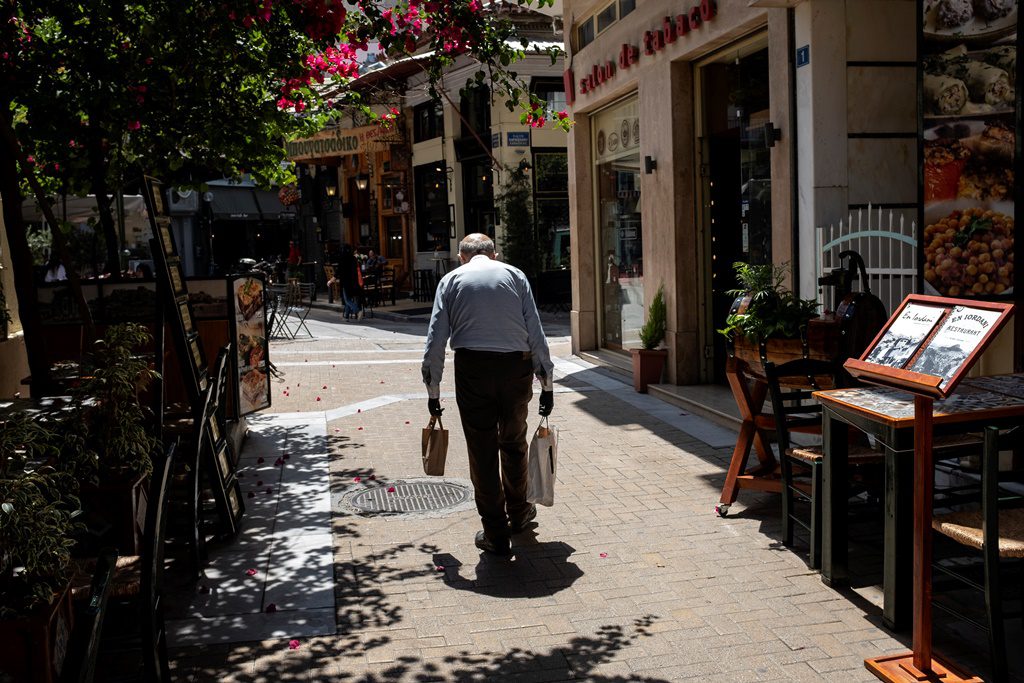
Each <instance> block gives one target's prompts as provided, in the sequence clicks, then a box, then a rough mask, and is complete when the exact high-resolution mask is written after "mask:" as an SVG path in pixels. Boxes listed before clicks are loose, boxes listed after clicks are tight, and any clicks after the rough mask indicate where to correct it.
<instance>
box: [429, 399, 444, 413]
mask: <svg viewBox="0 0 1024 683" xmlns="http://www.w3.org/2000/svg"><path fill="white" fill-rule="evenodd" d="M427 410H429V411H430V416H431V417H441V413H443V412H444V408H442V407H441V399H439V398H431V399H427Z"/></svg>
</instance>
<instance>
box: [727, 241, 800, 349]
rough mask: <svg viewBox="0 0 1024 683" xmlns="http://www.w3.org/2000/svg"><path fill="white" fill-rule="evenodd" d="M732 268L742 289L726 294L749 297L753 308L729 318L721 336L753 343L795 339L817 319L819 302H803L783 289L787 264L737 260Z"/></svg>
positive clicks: (748, 307) (787, 269)
mask: <svg viewBox="0 0 1024 683" xmlns="http://www.w3.org/2000/svg"><path fill="white" fill-rule="evenodd" d="M733 268H735V269H736V278H737V279H738V280H739V281H740V288H739V289H734V290H731V291H729V292H727V293H728V294H729V295H730V296H742V295H745V294H746V295H749V296H750V305H748V306H747V309H746V310H745V311H744V312H742V313H733V314H731V315H730V316H729V317H728V318H726V319H725V327H724V328H723V329H721V330H719V331H718V332H719V333H720V334H723V335H725V336H726V337H730V338H731V337H733V335H742V336H744V337H746V338H747V339H749V340H751V341H753V342H762V341H764V340H766V339H770V338H772V337H776V338H783V339H793V338H795V337H799V336H800V333H801V331H802V330H803V329H804V328H806V327H807V323H808V321H809V320H811V318H814V317H815V316H817V314H818V302H817V301H814V300H812V299H801V298H799V297H797V296H796V295H794V294H793V293H792V292H789V291H786V290H785V289H784V288H783V286H782V283H783V282H784V281H785V279H786V273H787V272H789V266H788V265H786V264H783V265H779V266H776V265H773V264H770V263H767V264H764V265H751V264H749V263H742V262H739V261H737V262H736V263H734V264H733Z"/></svg>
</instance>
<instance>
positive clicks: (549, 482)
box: [526, 417, 558, 507]
mask: <svg viewBox="0 0 1024 683" xmlns="http://www.w3.org/2000/svg"><path fill="white" fill-rule="evenodd" d="M557 462H558V430H556V429H552V428H550V427H549V426H548V419H547V418H546V417H545V418H544V419H543V420H542V421H541V423H540V424H539V425H537V431H535V432H534V433H533V439H532V440H531V441H530V456H529V461H528V463H527V487H526V500H528V501H529V502H531V503H537V504H538V505H546V506H548V507H551V506H552V505H554V504H555V468H556V465H557Z"/></svg>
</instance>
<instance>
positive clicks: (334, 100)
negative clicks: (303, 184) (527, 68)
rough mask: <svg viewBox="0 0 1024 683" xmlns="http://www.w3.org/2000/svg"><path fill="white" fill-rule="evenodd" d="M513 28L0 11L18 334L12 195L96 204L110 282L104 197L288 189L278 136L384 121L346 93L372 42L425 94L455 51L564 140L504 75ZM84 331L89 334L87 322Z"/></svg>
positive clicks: (439, 11)
mask: <svg viewBox="0 0 1024 683" xmlns="http://www.w3.org/2000/svg"><path fill="white" fill-rule="evenodd" d="M516 1H517V3H518V4H519V5H537V6H544V5H551V4H553V0H516ZM514 33H515V29H514V27H513V26H512V24H511V22H509V21H508V20H507V19H501V18H499V17H498V16H497V15H495V14H494V13H491V12H486V11H484V7H483V3H482V2H481V0H437V1H427V0H398V1H397V2H396V1H394V0H362V1H361V2H359V3H357V4H356V5H355V6H352V4H351V3H343V2H341V0H219V1H217V2H210V1H209V0H89V2H85V1H84V0H0V198H2V200H3V209H4V222H5V224H6V229H7V232H8V239H9V242H10V246H11V252H12V257H13V262H14V268H15V283H16V287H15V289H16V291H17V295H18V302H19V308H20V310H21V311H22V312H24V314H25V315H26V319H25V320H23V323H24V327H25V334H26V337H28V338H31V337H33V336H35V335H38V334H39V333H40V328H39V323H38V320H37V319H34V318H35V314H34V311H35V308H36V307H35V306H34V302H33V301H32V300H31V298H32V295H33V282H32V272H31V252H30V249H29V246H28V242H27V239H26V231H25V223H24V221H23V219H22V216H21V202H22V199H23V198H24V197H25V196H27V195H29V194H31V195H35V197H36V199H37V200H38V201H40V203H41V204H42V205H43V206H42V209H43V212H44V215H46V218H47V221H48V222H50V223H51V224H52V225H59V223H58V222H57V221H56V218H55V216H54V215H53V212H52V211H51V210H50V208H49V207H48V206H47V205H46V202H45V198H46V197H47V196H48V195H50V194H52V193H54V192H58V191H59V192H67V193H71V194H93V195H95V196H96V197H97V199H98V201H97V203H98V209H99V223H100V231H101V233H102V234H103V235H104V238H105V240H104V244H105V248H106V260H107V269H108V270H109V271H110V272H112V273H113V274H114V276H115V277H116V276H117V274H118V272H119V270H120V269H119V257H118V249H119V242H118V239H117V231H116V228H115V221H114V215H113V209H112V202H113V197H112V196H113V195H114V194H115V193H117V192H119V191H120V189H121V188H125V187H126V186H128V185H129V184H131V183H132V182H133V179H135V178H138V177H139V176H140V175H142V174H143V173H146V174H150V175H154V176H157V177H159V178H161V179H162V180H163V181H165V182H166V183H168V184H169V185H178V186H195V185H197V184H199V183H200V182H201V181H202V180H203V179H204V178H207V177H209V175H210V174H211V173H220V174H222V175H224V176H226V177H238V176H239V175H241V174H242V173H243V172H247V173H249V174H251V175H252V177H253V178H254V179H255V180H256V181H257V182H259V183H260V184H263V185H267V184H270V183H273V182H286V181H289V180H291V179H292V178H293V174H292V171H291V169H290V168H289V167H288V166H287V165H282V161H283V160H284V158H285V151H284V143H285V141H286V140H287V139H290V138H293V137H297V136H303V135H309V134H311V133H313V132H315V131H316V130H317V129H319V128H321V127H322V126H323V125H324V124H325V123H326V122H327V121H329V120H331V119H332V118H338V117H342V116H351V115H353V114H362V115H363V116H365V117H367V118H369V119H370V120H375V121H377V122H379V123H380V124H381V125H392V124H393V122H394V119H395V118H396V116H397V114H398V110H397V109H392V110H390V112H388V113H384V114H376V113H374V110H373V109H372V108H371V104H372V103H371V102H369V101H368V100H366V99H364V98H363V97H362V96H361V95H360V93H359V91H358V89H356V88H349V87H346V86H347V85H348V84H349V83H351V82H352V81H353V80H354V79H356V78H358V75H359V66H360V58H361V55H362V54H365V52H363V51H364V50H366V49H367V48H368V46H369V44H370V43H371V42H376V43H377V44H379V47H380V49H381V50H382V51H383V53H384V54H385V55H386V56H387V57H400V56H402V55H408V54H412V53H414V52H421V51H422V52H424V54H426V55H428V57H426V61H425V63H424V68H425V71H426V72H427V74H428V77H429V84H430V92H431V94H432V95H433V96H435V97H437V96H439V93H440V92H441V89H439V88H437V87H436V84H437V83H439V82H440V79H441V77H442V76H443V74H444V72H445V69H446V68H447V67H449V66H451V65H452V64H453V63H454V60H455V58H456V57H459V56H461V55H469V56H471V57H472V58H473V59H476V60H477V61H478V62H479V64H480V73H484V72H486V74H487V76H488V79H489V82H490V83H491V87H492V91H493V92H494V93H495V95H496V96H500V97H501V98H502V99H503V100H504V102H505V104H506V105H507V106H508V107H509V108H510V110H513V111H514V110H515V109H516V108H520V109H522V111H523V114H522V117H521V118H522V119H523V121H525V122H528V123H530V124H531V125H535V126H536V125H542V124H543V122H544V121H545V120H546V119H547V120H551V121H554V122H557V125H559V126H560V127H562V128H565V129H567V128H568V127H569V125H571V121H569V120H568V118H567V116H566V115H565V113H564V112H561V113H558V112H546V111H544V109H543V105H542V103H541V102H540V101H539V100H538V99H537V98H536V96H535V95H533V94H532V93H530V91H529V87H528V86H527V84H526V82H525V81H524V80H523V79H521V78H520V77H519V76H518V75H517V74H516V73H515V72H514V71H513V70H512V69H511V68H510V67H511V66H512V65H513V64H514V63H515V62H516V61H517V60H519V59H521V58H522V57H523V55H524V49H525V47H526V46H525V45H524V44H523V42H525V41H523V42H519V43H517V42H515V41H514V40H512V38H514V37H515V36H514ZM557 56H558V55H557V51H552V60H554V59H556V58H557ZM53 237H54V246H55V248H56V250H57V253H58V255H59V256H60V257H61V259H62V260H63V261H64V262H65V264H66V265H67V266H68V268H67V270H68V275H69V278H70V280H71V286H72V288H73V290H76V291H80V290H79V288H78V282H77V272H76V268H74V267H72V266H73V261H72V259H71V253H70V251H69V249H68V245H67V241H68V239H67V238H68V235H66V231H65V230H54V231H53ZM78 298H79V299H80V301H79V308H80V309H81V310H82V311H83V313H85V314H86V315H87V307H86V306H85V305H84V301H81V296H80V294H79V297H78ZM86 327H87V333H88V336H89V337H94V335H93V334H92V333H91V322H90V321H89V320H88V319H86ZM28 347H29V349H30V350H32V349H33V344H32V343H31V342H30V343H29V345H28ZM37 355H38V354H36V353H32V352H30V357H29V363H30V366H31V370H32V374H33V376H36V377H45V376H46V368H45V367H43V366H42V365H41V359H39V358H38V357H37Z"/></svg>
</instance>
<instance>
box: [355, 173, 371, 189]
mask: <svg viewBox="0 0 1024 683" xmlns="http://www.w3.org/2000/svg"><path fill="white" fill-rule="evenodd" d="M369 186H370V176H368V175H366V174H365V173H360V174H359V175H357V176H356V189H357V190H359V191H360V192H362V191H363V190H365V189H366V188H368V187H369Z"/></svg>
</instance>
